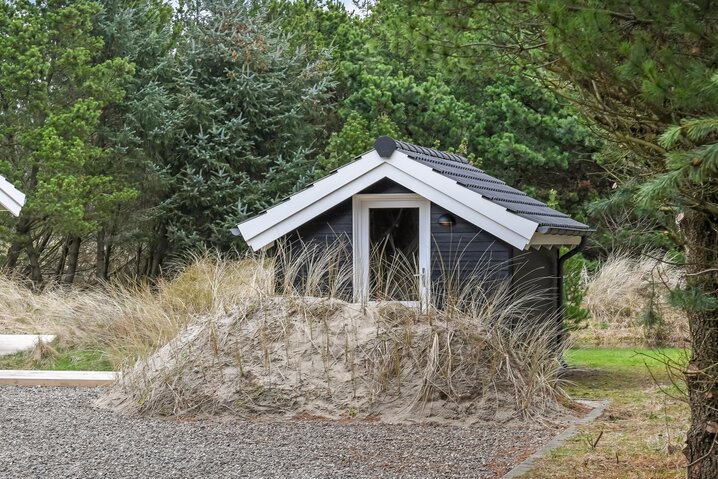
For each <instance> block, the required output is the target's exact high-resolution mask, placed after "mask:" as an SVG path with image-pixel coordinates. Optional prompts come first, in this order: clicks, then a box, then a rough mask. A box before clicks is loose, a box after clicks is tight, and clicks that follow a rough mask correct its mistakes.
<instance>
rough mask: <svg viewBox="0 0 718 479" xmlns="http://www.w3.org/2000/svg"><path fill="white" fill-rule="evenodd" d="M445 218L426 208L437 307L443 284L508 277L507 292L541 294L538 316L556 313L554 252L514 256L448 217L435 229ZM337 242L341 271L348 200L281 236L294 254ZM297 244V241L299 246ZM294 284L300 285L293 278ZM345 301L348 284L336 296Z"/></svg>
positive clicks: (349, 223) (348, 233) (383, 186)
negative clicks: (480, 277)
mask: <svg viewBox="0 0 718 479" xmlns="http://www.w3.org/2000/svg"><path fill="white" fill-rule="evenodd" d="M361 193H362V194H369V193H373V194H384V193H411V191H410V190H408V189H406V188H404V187H403V186H401V185H399V184H397V183H394V182H393V181H391V180H388V179H384V180H381V181H379V182H377V183H375V184H374V185H372V186H370V187H368V188H366V189H365V190H363V191H361ZM445 213H449V212H448V211H447V210H446V209H444V208H442V207H440V206H439V205H436V204H433V203H432V205H431V220H430V224H431V289H432V295H433V297H434V301H435V302H436V304H437V305H438V306H441V304H443V300H442V298H443V294H444V293H445V283H446V280H447V278H453V280H454V282H455V283H457V284H461V278H464V279H466V278H468V277H470V276H471V275H474V274H479V275H485V276H486V277H487V279H488V280H489V281H491V280H502V279H506V278H508V277H511V276H512V275H513V279H512V289H513V290H514V291H517V292H521V291H523V290H525V289H526V288H527V287H529V286H530V287H531V288H538V289H541V290H543V291H544V292H545V293H544V294H545V295H546V297H547V298H546V299H545V300H542V301H541V302H539V303H537V304H536V306H535V307H536V311H537V312H538V313H539V314H545V313H553V312H555V311H556V304H557V303H556V274H557V273H556V271H557V252H556V250H555V249H554V250H546V249H541V250H531V251H519V250H517V249H516V248H513V247H512V246H510V245H509V244H507V243H505V242H504V241H502V240H500V239H498V238H496V237H495V236H493V235H491V234H490V233H487V232H486V231H483V230H482V229H480V228H479V227H477V226H475V225H473V224H472V223H469V222H468V221H466V220H464V219H463V218H461V217H459V216H457V215H455V214H451V213H449V214H451V215H452V216H453V217H454V218H455V220H456V224H455V225H454V226H453V227H451V228H446V227H442V226H440V225H439V222H438V221H439V217H440V216H441V215H442V214H445ZM340 238H344V241H345V242H346V245H347V254H346V261H347V263H345V267H351V254H352V250H351V244H352V239H353V218H352V200H351V199H348V200H345V201H343V202H342V203H340V204H339V205H337V206H335V207H333V208H331V209H330V210H328V211H327V212H325V213H323V214H322V215H320V216H317V217H316V218H314V219H313V220H311V221H309V222H307V223H305V224H304V225H302V226H301V227H299V228H298V229H297V230H295V231H294V232H292V233H290V234H289V235H287V240H288V244H289V245H290V247H291V249H292V251H294V252H295V253H296V252H298V251H299V250H298V249H297V248H299V247H301V245H302V244H304V245H316V247H317V248H318V250H317V251H321V249H322V248H326V247H327V246H329V245H331V244H332V243H334V242H335V241H337V240H339V239H340ZM300 240H301V241H300ZM296 282H297V283H300V282H301V278H298V279H297V281H296ZM341 297H342V299H346V300H349V301H351V299H352V285H351V282H350V283H349V284H348V286H347V287H346V288H345V290H344V292H343V293H342V294H341Z"/></svg>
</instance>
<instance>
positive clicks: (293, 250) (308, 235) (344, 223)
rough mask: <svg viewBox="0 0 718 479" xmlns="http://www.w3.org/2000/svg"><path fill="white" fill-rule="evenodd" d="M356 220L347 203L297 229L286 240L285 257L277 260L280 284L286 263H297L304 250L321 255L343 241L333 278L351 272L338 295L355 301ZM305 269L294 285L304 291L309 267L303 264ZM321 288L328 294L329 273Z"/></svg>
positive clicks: (340, 204) (298, 275) (301, 270)
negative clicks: (352, 275) (353, 247)
mask: <svg viewBox="0 0 718 479" xmlns="http://www.w3.org/2000/svg"><path fill="white" fill-rule="evenodd" d="M352 230H353V219H352V200H351V199H349V200H345V201H343V202H341V203H339V204H338V205H337V206H335V207H333V208H331V209H329V210H328V211H326V212H324V213H323V214H321V215H319V216H317V217H316V218H314V219H313V220H310V221H308V222H307V223H305V224H303V225H302V226H300V227H299V228H298V229H296V230H295V231H293V232H292V233H289V234H288V235H287V236H286V237H285V242H284V243H285V244H284V246H283V247H284V248H286V251H285V254H282V255H280V258H278V259H279V261H277V265H278V269H277V277H278V283H281V282H282V281H283V279H284V276H283V267H284V261H292V262H296V261H298V258H299V257H300V253H301V251H302V249H304V248H310V249H311V253H312V254H313V255H321V254H323V253H325V252H326V251H327V248H329V247H330V246H333V245H335V244H336V243H337V242H339V241H341V242H342V244H343V245H344V250H343V251H339V250H338V251H337V252H336V253H337V261H336V265H335V267H336V269H335V271H334V275H333V277H336V276H337V274H338V271H340V270H341V271H343V272H344V273H348V277H347V278H346V279H347V281H346V282H345V283H344V284H343V287H342V288H340V290H339V291H338V295H339V297H340V298H341V299H343V300H345V301H351V300H352V295H353V291H352V287H353V286H352V281H351V271H352V270H351V268H352V267H353V265H352V236H353V231H352ZM303 263H304V264H303V265H302V268H301V269H300V270H299V272H298V274H297V276H296V277H295V278H294V280H293V281H292V283H293V284H294V287H295V288H297V290H298V291H300V292H304V291H306V288H304V286H303V285H304V280H305V279H306V276H307V267H308V266H307V264H306V262H303ZM323 283H324V284H322V285H321V286H320V287H321V289H322V290H321V291H320V292H321V293H326V292H327V291H328V285H329V274H328V273H327V274H326V280H325V281H324V282H323Z"/></svg>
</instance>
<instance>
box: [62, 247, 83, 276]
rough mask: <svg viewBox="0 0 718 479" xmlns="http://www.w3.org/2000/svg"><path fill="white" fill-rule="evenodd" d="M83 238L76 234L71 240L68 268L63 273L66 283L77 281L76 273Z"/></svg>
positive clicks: (68, 249) (68, 251)
mask: <svg viewBox="0 0 718 479" xmlns="http://www.w3.org/2000/svg"><path fill="white" fill-rule="evenodd" d="M81 242H82V240H81V239H80V237H79V236H75V237H73V238H72V239H71V240H70V244H69V246H68V248H67V269H66V270H65V274H63V275H62V282H63V283H64V284H72V283H73V281H75V273H76V272H77V261H78V259H79V256H80V243H81Z"/></svg>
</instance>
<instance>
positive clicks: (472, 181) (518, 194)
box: [395, 140, 592, 234]
mask: <svg viewBox="0 0 718 479" xmlns="http://www.w3.org/2000/svg"><path fill="white" fill-rule="evenodd" d="M395 142H396V148H397V149H398V150H399V151H402V152H404V153H406V154H407V156H409V157H410V158H412V159H413V160H415V161H417V162H419V163H421V164H424V165H426V166H429V167H431V168H432V169H433V170H434V171H436V172H437V173H439V174H441V175H443V176H446V177H447V178H451V179H452V180H454V181H456V182H457V183H459V184H461V185H462V186H464V187H465V188H467V189H470V190H472V191H475V192H477V193H479V194H480V195H482V196H483V197H485V198H486V199H488V200H489V201H492V202H494V203H496V204H498V205H501V206H503V207H504V208H506V209H507V210H509V211H511V212H512V213H515V214H517V215H518V216H521V217H523V218H526V219H528V220H531V221H535V222H537V223H538V224H539V228H541V229H543V230H547V231H549V230H550V232H551V233H556V234H561V233H570V234H586V233H589V232H591V231H592V230H591V228H590V227H589V226H587V225H585V224H583V223H581V222H579V221H576V220H574V219H572V218H570V217H569V216H568V215H566V214H564V213H561V212H560V211H556V210H554V209H552V208H549V207H548V206H547V205H546V203H542V202H541V201H539V200H537V199H535V198H531V197H530V196H528V195H527V194H526V193H524V192H523V191H520V190H517V189H516V188H512V187H510V186H509V185H507V184H506V183H505V182H503V181H501V180H499V179H498V178H494V177H493V176H490V175H487V174H486V173H485V172H483V171H482V170H480V169H479V168H476V167H475V166H473V165H471V164H470V163H469V161H468V160H467V159H466V158H464V157H463V156H461V155H457V154H455V153H447V152H445V151H439V150H434V149H433V148H426V147H423V146H418V145H412V144H411V143H405V142H403V141H398V140H395Z"/></svg>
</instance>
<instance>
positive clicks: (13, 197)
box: [0, 176, 25, 216]
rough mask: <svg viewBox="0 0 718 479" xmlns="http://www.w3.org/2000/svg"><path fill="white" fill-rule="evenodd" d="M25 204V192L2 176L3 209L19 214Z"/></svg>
mask: <svg viewBox="0 0 718 479" xmlns="http://www.w3.org/2000/svg"><path fill="white" fill-rule="evenodd" d="M23 205H25V194H24V193H23V192H22V191H20V190H18V189H17V188H15V187H14V186H13V185H12V184H11V183H10V182H9V181H7V180H6V179H5V178H4V177H2V176H0V206H1V207H2V209H5V210H7V211H9V212H10V213H12V214H13V215H15V216H18V215H19V214H20V210H21V209H22V207H23Z"/></svg>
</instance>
